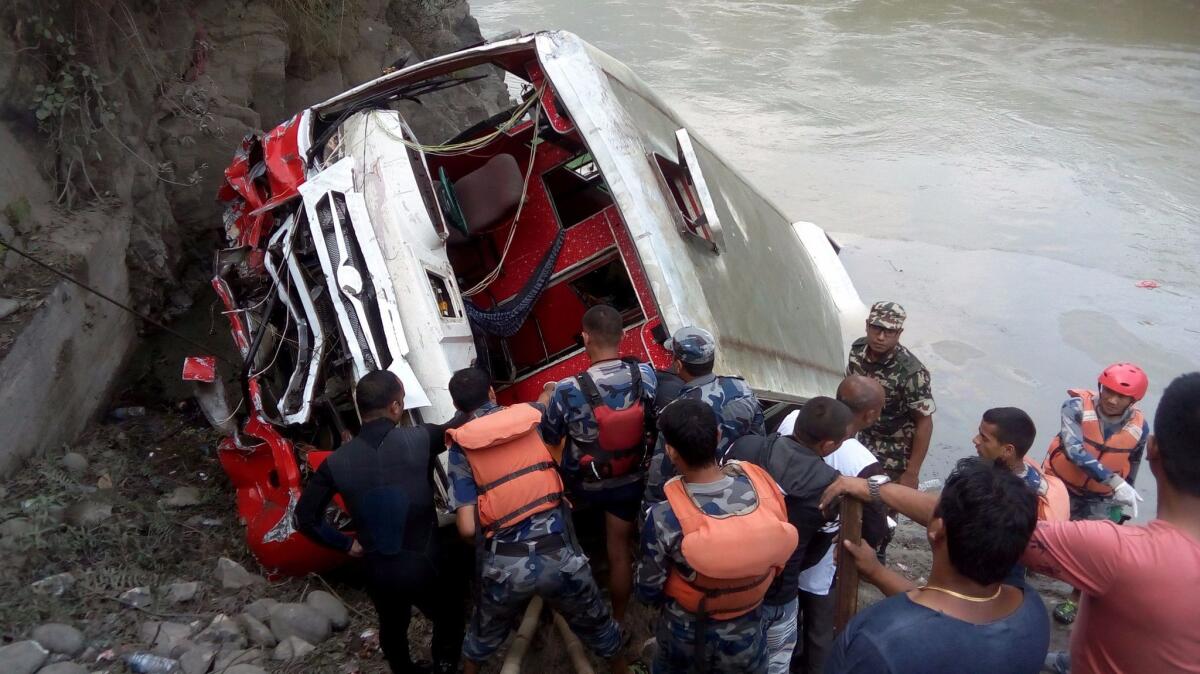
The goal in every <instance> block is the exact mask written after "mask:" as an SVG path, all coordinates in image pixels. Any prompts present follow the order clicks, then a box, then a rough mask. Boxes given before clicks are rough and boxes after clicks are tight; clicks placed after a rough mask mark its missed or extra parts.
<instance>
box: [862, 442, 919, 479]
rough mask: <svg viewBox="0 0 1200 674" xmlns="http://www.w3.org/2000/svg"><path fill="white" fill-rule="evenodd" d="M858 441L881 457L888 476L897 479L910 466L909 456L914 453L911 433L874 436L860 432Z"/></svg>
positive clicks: (876, 456) (880, 459)
mask: <svg viewBox="0 0 1200 674" xmlns="http://www.w3.org/2000/svg"><path fill="white" fill-rule="evenodd" d="M858 441H859V442H861V443H863V444H864V445H866V446H867V449H869V450H871V453H872V454H874V455H875V458H876V459H879V465H880V466H882V467H883V470H884V472H885V473H887V474H888V477H890V478H892V479H893V480H895V479H896V478H898V477H900V474H901V473H903V472H904V471H905V470H906V469H907V468H908V457H909V455H910V454H912V443H913V436H912V435H911V434H901V435H888V436H882V437H880V436H872V435H867V434H865V433H859V435H858Z"/></svg>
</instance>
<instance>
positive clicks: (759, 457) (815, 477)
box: [726, 396, 854, 674]
mask: <svg viewBox="0 0 1200 674" xmlns="http://www.w3.org/2000/svg"><path fill="white" fill-rule="evenodd" d="M853 416H854V415H853V414H851V412H850V408H848V407H846V406H845V405H843V404H842V403H840V402H838V401H836V400H834V399H833V398H826V397H825V396H818V397H816V398H813V399H812V400H809V401H808V402H807V403H805V404H804V407H802V408H800V412H799V415H798V417H797V419H796V424H795V427H794V428H793V429H792V434H791V436H790V437H788V436H781V435H779V434H778V433H772V434H771V435H768V436H767V437H765V438H764V437H762V436H758V435H747V436H743V437H742V438H740V439H739V440H738V441H737V442H735V443H733V446H732V447H730V448H729V453H728V454H727V455H726V458H727V459H740V460H742V461H749V462H750V463H754V464H757V465H758V466H760V467H762V468H763V469H764V470H766V471H767V473H768V474H770V476H771V477H773V478H775V481H776V482H778V483H779V486H780V488H781V489H783V493H784V504H785V505H786V506H787V515H788V522H790V523H791V525H792V526H794V527H796V533H797V534H798V537H799V541H798V543H797V545H796V550H795V552H793V553H792V556H791V559H789V560H788V563H787V565H786V566H784V567H783V572H782V573H780V574H779V575H778V576H777V577H776V578H775V581H774V582H773V583H772V584H771V588H770V589H769V590H767V596H766V597H764V598H763V628H764V630H765V631H766V637H767V672H768V674H787V671H788V669H789V668H790V665H791V661H792V651H793V650H794V649H795V648H796V641H797V638H798V635H797V629H796V615H797V609H798V604H799V592H800V586H799V578H800V571H801V569H802V567H803V565H802V563H803V561H804V559H805V557H806V556H807V554H808V546H809V543H810V542H811V541H812V540H813V539H814V538H815V537H816V536H817V535H818V534H819V533H820V531H821V527H823V526H824V525H825V516H824V515H823V514H821V510H820V508H819V507H818V504H819V503H820V500H821V494H822V493H823V492H824V491H825V488H826V487H828V486H829V485H830V484H831V483H832V482H833V481H834V480H836V479H837V477H838V472H837V470H835V469H834V468H833V467H832V466H830V465H828V464H827V463H825V462H824V461H822V457H825V456H828V455H829V454H832V453H833V452H835V451H837V448H838V447H841V445H842V441H844V440H845V439H846V437H847V436H848V435H849V434H850V423H851V421H852V420H853Z"/></svg>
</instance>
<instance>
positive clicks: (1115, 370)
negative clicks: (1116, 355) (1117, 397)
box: [1100, 363, 1150, 401]
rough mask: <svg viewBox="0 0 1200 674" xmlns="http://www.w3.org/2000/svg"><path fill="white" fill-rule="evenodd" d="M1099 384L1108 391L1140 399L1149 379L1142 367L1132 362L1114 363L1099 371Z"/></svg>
mask: <svg viewBox="0 0 1200 674" xmlns="http://www.w3.org/2000/svg"><path fill="white" fill-rule="evenodd" d="M1100 385H1101V386H1103V387H1104V388H1106V389H1108V390H1109V391H1113V392H1115V393H1120V394H1121V395H1126V396H1129V397H1131V398H1133V399H1134V400H1135V401H1136V400H1141V399H1142V397H1143V396H1145V395H1146V389H1147V388H1149V387H1150V380H1149V379H1148V378H1147V377H1146V373H1145V372H1143V371H1142V368H1140V367H1138V366H1137V365H1134V364H1133V363H1114V364H1113V365H1109V366H1108V367H1106V368H1104V372H1101V373H1100Z"/></svg>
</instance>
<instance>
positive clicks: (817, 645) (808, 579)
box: [779, 375, 888, 674]
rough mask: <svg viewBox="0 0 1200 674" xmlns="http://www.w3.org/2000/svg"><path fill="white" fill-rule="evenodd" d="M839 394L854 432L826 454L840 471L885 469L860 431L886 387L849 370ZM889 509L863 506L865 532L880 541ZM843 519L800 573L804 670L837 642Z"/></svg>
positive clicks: (808, 672)
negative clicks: (837, 546)
mask: <svg viewBox="0 0 1200 674" xmlns="http://www.w3.org/2000/svg"><path fill="white" fill-rule="evenodd" d="M837 399H838V400H839V401H841V402H842V403H844V404H845V405H846V406H847V407H849V408H850V411H851V412H853V413H854V419H853V421H852V422H851V425H850V431H849V432H850V437H849V438H848V439H847V440H846V441H845V442H843V443H842V446H841V447H840V448H839V449H838V450H837V451H835V452H833V453H832V454H830V455H829V456H826V457H825V463H828V464H829V465H830V466H832V467H833V468H834V469H836V470H837V471H838V472H839V473H841V474H843V475H848V476H851V477H862V478H867V477H870V476H872V475H883V474H884V471H883V466H882V465H880V463H879V460H878V459H876V458H875V455H874V454H872V453H871V451H870V450H869V449H867V448H866V446H864V445H863V444H862V443H861V442H859V441H858V440H857V439H855V436H856V435H857V434H858V432H859V431H861V430H862V429H864V428H869V427H870V426H871V425H873V424H874V423H875V422H876V421H877V420H878V419H879V414H880V412H881V411H882V410H883V403H884V393H883V387H882V386H880V384H879V382H878V381H876V380H875V379H872V378H870V377H864V376H862V375H850V376H849V377H846V378H845V379H844V380H842V383H841V385H840V386H838V390H837ZM798 415H799V411H796V412H792V413H791V414H789V415H788V416H787V417H786V418H784V420H783V423H781V424H780V425H779V433H781V434H784V435H790V434H791V432H792V430H793V428H794V427H795V424H796V418H797V416H798ZM887 530H888V524H887V513H886V512H885V511H884V508H883V505H882V504H878V503H876V504H868V505H866V506H864V508H863V528H862V532H863V538H865V539H866V541H867V542H868V543H869V544H870V545H871V547H877V546H878V545H879V544H880V542H882V541H883V539H884V538H885V537H886V535H887ZM837 532H838V523H837V522H830V523H829V524H828V525H826V527H825V529H824V530H823V531H822V533H823V534H824V535H825V536H826V538H827V540H826V541H825V544H824V545H821V544H819V543H817V542H816V541H814V543H813V544H812V545H810V546H809V549H810V550H815V551H816V553H820V556H816V554H814V556H813V557H812V558H808V559H805V560H804V566H805V567H806V568H805V570H804V571H803V572H801V574H800V609H799V614H800V624H801V632H802V634H803V636H802V638H801V639H800V643H799V644H797V647H796V652H795V656H794V657H793V658H792V671H793V672H801V673H804V674H819V672H820V671H821V668H822V665H823V664H824V661H825V656H826V655H827V654H828V652H829V646H830V644H832V643H833V594H832V593H831V592H830V590H831V589H832V587H833V580H834V576H835V574H836V572H837V561H836V558H835V556H834V549H833V545H832V543H833V541H834V540H835V539H836V538H837Z"/></svg>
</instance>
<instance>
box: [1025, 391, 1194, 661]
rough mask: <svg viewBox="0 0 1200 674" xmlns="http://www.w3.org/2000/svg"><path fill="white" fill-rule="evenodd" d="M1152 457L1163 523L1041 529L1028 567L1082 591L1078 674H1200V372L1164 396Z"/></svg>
mask: <svg viewBox="0 0 1200 674" xmlns="http://www.w3.org/2000/svg"><path fill="white" fill-rule="evenodd" d="M1146 453H1147V459H1148V460H1149V463H1150V469H1151V470H1152V471H1153V472H1154V478H1155V479H1156V480H1157V482H1158V518H1157V519H1155V520H1154V521H1152V522H1150V524H1148V525H1146V526H1124V527H1120V526H1117V525H1116V524H1114V523H1112V522H1110V521H1077V522H1039V523H1038V525H1037V529H1036V531H1035V532H1034V534H1033V538H1032V539H1030V541H1029V547H1028V548H1027V549H1026V551H1025V555H1024V557H1023V558H1022V561H1023V562H1024V563H1025V564H1026V565H1027V566H1028V567H1029V568H1030V569H1032V570H1034V571H1037V572H1039V573H1043V574H1045V575H1047V576H1051V577H1054V578H1057V579H1058V580H1061V581H1065V582H1067V583H1070V584H1071V585H1073V586H1075V587H1077V588H1079V589H1081V590H1082V591H1083V601H1082V602H1081V605H1080V609H1079V616H1078V618H1077V619H1076V622H1075V628H1074V630H1073V632H1072V634H1071V662H1070V670H1071V673H1072V674H1101V673H1103V674H1109V673H1115V674H1129V673H1133V672H1153V673H1154V674H1170V673H1174V672H1193V673H1200V372H1193V373H1190V374H1185V375H1183V376H1180V377H1179V378H1177V379H1176V380H1175V381H1173V382H1171V385H1170V386H1168V387H1167V390H1166V391H1165V392H1164V393H1163V397H1162V401H1161V402H1159V404H1158V410H1157V411H1156V412H1155V415H1154V435H1153V436H1152V437H1151V438H1150V440H1149V442H1148V444H1147V447H1146Z"/></svg>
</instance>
